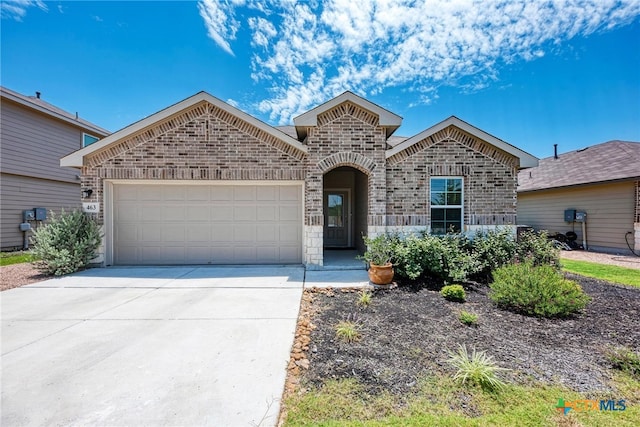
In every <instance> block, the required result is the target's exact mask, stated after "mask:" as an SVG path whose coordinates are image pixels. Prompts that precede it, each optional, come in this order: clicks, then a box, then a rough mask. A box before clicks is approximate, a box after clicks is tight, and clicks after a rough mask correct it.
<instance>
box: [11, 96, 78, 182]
mask: <svg viewBox="0 0 640 427" xmlns="http://www.w3.org/2000/svg"><path fill="white" fill-rule="evenodd" d="M0 135H1V136H2V144H1V146H2V147H1V152H0V157H1V159H0V169H1V170H2V172H3V173H12V174H16V175H27V176H32V177H37V178H45V179H52V180H59V181H68V182H73V183H77V182H78V181H77V179H76V175H77V174H78V171H77V170H74V169H70V168H61V167H60V158H61V157H64V156H66V155H67V154H69V153H71V152H73V151H75V150H77V149H79V148H81V144H82V143H81V141H82V131H81V130H80V129H79V128H74V127H73V126H70V125H68V124H65V123H63V122H60V121H58V120H55V119H52V118H49V117H47V116H46V115H44V114H40V113H37V112H34V111H32V110H30V109H28V108H24V107H22V106H20V105H18V104H14V103H12V102H10V101H6V100H4V99H3V100H2V119H1V122H0Z"/></svg>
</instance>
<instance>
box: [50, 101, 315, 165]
mask: <svg viewBox="0 0 640 427" xmlns="http://www.w3.org/2000/svg"><path fill="white" fill-rule="evenodd" d="M202 101H206V102H209V103H210V104H213V105H215V106H216V107H218V108H220V109H222V110H224V111H226V112H228V113H229V114H232V115H234V116H236V117H238V118H239V119H242V120H244V121H246V122H248V123H249V124H251V125H253V126H255V127H257V128H259V129H261V130H263V131H265V132H266V133H268V134H269V135H271V136H274V137H276V138H278V139H280V140H282V141H283V142H285V143H287V144H289V145H292V146H294V147H295V148H297V149H298V150H300V151H302V152H304V153H307V152H308V148H307V147H306V146H305V145H303V144H301V143H300V142H298V140H296V139H294V138H292V137H290V136H289V135H287V134H285V133H284V132H282V131H280V130H278V129H275V128H273V127H271V126H269V125H268V124H266V123H264V122H262V121H260V120H258V119H256V118H255V117H253V116H250V115H249V114H247V113H245V112H243V111H241V110H239V109H237V108H235V107H233V106H231V105H229V104H227V103H226V102H223V101H221V100H220V99H218V98H216V97H214V96H212V95H209V94H208V93H206V92H198V93H197V94H195V95H193V96H191V97H189V98H187V99H185V100H183V101H180V102H178V103H177V104H173V105H172V106H170V107H167V108H165V109H164V110H161V111H159V112H157V113H155V114H152V115H150V116H148V117H146V118H144V119H142V120H140V121H137V122H135V123H133V124H131V125H129V126H127V127H125V128H123V129H121V130H119V131H117V132H115V133H113V134H111V135H109V136H108V137H106V138H103V139H101V140H99V141H97V142H94V143H93V144H91V145H89V146H87V147H84V148H82V149H80V150H78V151H75V152H73V153H71V154H69V155H68V156H65V157H63V158H62V159H60V166H68V167H77V168H79V167H82V165H83V159H84V156H86V155H88V154H91V153H93V152H96V151H99V150H101V149H103V148H106V147H108V146H109V145H110V144H112V143H114V142H116V141H119V140H121V139H124V138H126V137H127V136H129V135H132V134H134V133H136V132H139V131H141V130H143V129H145V128H147V127H150V126H153V125H154V124H155V123H157V122H159V121H162V120H164V119H166V118H168V117H171V116H172V115H174V114H177V113H179V112H180V111H182V110H185V109H187V108H189V107H191V106H193V105H195V104H197V103H199V102H202Z"/></svg>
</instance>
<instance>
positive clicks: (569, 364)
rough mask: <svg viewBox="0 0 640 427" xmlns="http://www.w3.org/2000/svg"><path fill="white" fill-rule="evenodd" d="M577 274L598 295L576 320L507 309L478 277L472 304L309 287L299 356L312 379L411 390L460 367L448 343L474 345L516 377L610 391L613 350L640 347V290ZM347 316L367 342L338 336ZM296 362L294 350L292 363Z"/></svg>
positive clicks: (431, 293) (470, 292)
mask: <svg viewBox="0 0 640 427" xmlns="http://www.w3.org/2000/svg"><path fill="white" fill-rule="evenodd" d="M568 276H569V278H571V279H574V280H577V281H578V282H579V283H580V284H581V285H582V287H583V289H584V290H585V291H586V292H587V293H588V294H589V295H590V296H591V298H592V301H591V302H590V303H589V304H588V305H587V308H586V309H585V312H584V313H582V314H579V315H576V316H573V317H570V318H567V319H541V318H536V317H529V316H524V315H520V314H515V313H511V312H508V311H504V310H501V309H499V308H497V307H496V306H495V305H494V304H492V303H491V301H490V300H489V298H488V295H487V294H488V290H489V289H488V287H487V286H484V285H477V286H473V285H469V287H468V288H467V302H465V303H463V304H461V303H455V302H450V301H447V300H445V299H444V298H442V297H441V296H440V294H439V293H438V292H437V290H435V289H427V288H421V289H411V288H408V287H402V286H401V287H399V288H396V289H393V290H389V291H378V292H376V293H375V296H374V298H373V303H372V304H371V305H370V306H369V307H367V308H360V307H358V306H357V305H356V301H357V299H358V294H357V293H356V292H353V291H351V292H344V291H340V290H333V291H332V290H329V291H327V290H323V291H315V292H314V291H306V297H305V298H306V303H305V304H303V307H306V308H305V309H304V312H305V316H307V317H308V318H310V320H311V322H307V323H305V325H306V326H305V327H304V328H303V331H300V330H299V334H298V336H297V337H296V339H297V340H298V341H299V339H300V337H304V336H308V335H309V334H310V341H309V340H308V339H307V338H303V344H302V345H301V346H299V347H298V348H300V347H302V348H303V349H304V350H306V351H304V352H303V353H304V354H300V351H299V350H298V351H299V353H298V354H297V356H296V357H298V359H297V360H303V361H304V362H303V365H304V366H302V368H303V372H302V381H303V382H304V383H307V384H309V385H315V386H319V385H320V384H322V383H323V382H324V381H326V380H327V379H331V378H335V379H338V378H354V377H355V378H357V379H358V380H359V381H360V383H361V384H363V385H364V386H365V387H366V389H367V390H368V391H369V392H371V393H376V392H378V391H381V390H387V391H390V392H392V393H394V394H404V393H407V392H409V391H410V390H411V389H412V388H413V387H414V385H416V383H417V381H418V379H419V378H421V377H424V376H425V375H427V374H429V373H431V372H434V371H437V372H445V373H451V372H453V371H452V370H451V368H450V367H449V365H448V364H447V359H448V358H449V355H448V353H447V351H456V350H457V347H458V344H464V345H466V346H467V349H469V350H471V348H476V349H478V350H486V351H487V354H489V355H491V356H493V357H494V360H495V361H496V363H497V364H498V365H499V366H501V367H504V368H509V369H511V371H509V372H506V373H502V377H503V378H504V379H506V380H507V381H510V382H517V383H521V384H527V383H531V382H532V381H543V382H550V383H561V384H563V385H565V386H567V387H569V388H571V389H573V390H576V391H579V392H587V393H590V392H603V391H606V390H608V385H607V384H608V379H609V378H610V375H611V374H610V372H611V371H610V369H609V368H610V366H609V364H608V363H607V361H606V359H605V357H604V355H603V349H604V348H606V347H607V346H627V347H630V348H631V349H633V350H635V351H638V349H640V289H635V288H628V287H624V286H618V285H613V284H610V283H606V282H602V281H598V280H595V279H589V278H584V277H581V276H572V275H568ZM310 300H313V301H312V302H310ZM309 303H310V304H311V305H310V306H309ZM460 310H466V311H469V312H473V313H475V314H478V315H479V323H478V325H477V326H476V327H469V326H465V325H463V324H462V323H460V322H459V320H458V313H459V311H460ZM301 317H304V316H301ZM347 318H349V319H356V320H357V322H359V323H360V324H361V325H362V329H361V330H362V339H361V340H360V341H359V342H356V343H351V344H347V343H343V342H341V341H340V340H338V339H337V338H336V337H335V331H334V326H335V325H336V324H337V323H338V322H339V321H340V320H345V319H347ZM307 320H309V319H307ZM307 359H308V363H307ZM296 366H298V367H300V366H299V365H296V360H294V359H293V358H292V362H291V365H290V368H295V367H296ZM295 371H300V369H298V368H297V369H295ZM293 382H294V383H297V382H298V380H296V379H294V380H293ZM289 385H290V386H291V387H290V388H293V385H294V384H289ZM289 391H291V390H289Z"/></svg>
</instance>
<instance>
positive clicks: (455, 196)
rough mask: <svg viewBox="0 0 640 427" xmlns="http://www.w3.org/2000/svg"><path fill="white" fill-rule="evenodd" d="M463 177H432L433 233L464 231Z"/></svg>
mask: <svg viewBox="0 0 640 427" xmlns="http://www.w3.org/2000/svg"><path fill="white" fill-rule="evenodd" d="M462 189H463V185H462V178H449V177H446V178H444V177H443V178H431V195H430V201H431V233H432V234H446V233H451V232H453V233H459V232H460V231H462V206H463V191H462Z"/></svg>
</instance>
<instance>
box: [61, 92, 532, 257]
mask: <svg viewBox="0 0 640 427" xmlns="http://www.w3.org/2000/svg"><path fill="white" fill-rule="evenodd" d="M293 121H294V126H289V127H281V128H276V127H272V126H270V125H268V124H266V123H264V122H262V121H260V120H258V119H256V118H255V117H252V116H251V115H248V114H246V113H244V112H242V111H240V110H239V109H237V108H235V107H233V106H231V105H228V104H226V103H225V102H222V101H221V100H219V99H217V98H215V97H213V96H211V95H209V94H208V93H205V92H200V93H198V94H196V95H194V96H192V97H190V98H187V99H185V100H184V101H181V102H179V103H177V104H175V105H172V106H170V107H168V108H166V109H164V110H162V111H159V112H158V113H156V114H153V115H151V116H149V117H147V118H145V119H143V120H141V121H139V122H136V123H134V124H132V125H130V126H128V127H126V128H124V129H122V130H120V131H118V132H115V133H114V134H112V135H110V136H108V137H106V138H104V139H102V140H101V141H98V142H96V143H95V144H93V145H91V146H89V147H86V148H83V149H81V150H79V151H76V152H74V153H72V154H69V155H68V156H66V157H64V158H62V160H61V165H62V166H70V167H76V168H80V169H81V171H82V172H81V177H82V187H83V189H85V190H87V189H90V190H92V193H91V195H90V196H89V197H88V198H86V199H85V200H83V201H84V202H95V203H98V204H99V205H98V206H99V211H98V213H97V214H96V216H97V219H98V220H99V221H100V222H101V223H102V224H103V227H104V235H105V237H104V245H103V248H102V250H103V254H102V255H103V259H102V261H103V263H104V264H105V265H111V264H259V263H272V264H273V263H275V264H282V263H304V264H306V265H307V266H308V267H311V268H313V267H319V266H322V265H323V250H324V249H327V248H343V247H351V248H358V249H360V250H362V249H363V244H362V238H361V236H362V234H369V235H375V234H377V233H380V232H384V231H386V230H397V231H416V230H430V231H431V232H444V231H445V230H449V229H454V230H459V231H463V232H472V231H473V230H475V229H477V228H482V227H495V226H499V225H513V224H515V222H516V197H517V195H516V179H517V173H518V170H519V169H520V168H525V167H532V166H536V165H537V159H536V158H535V157H533V156H532V155H530V154H527V153H525V152H524V151H522V150H520V149H518V148H516V147H514V146H512V145H510V144H508V143H506V142H504V141H502V140H500V139H498V138H496V137H494V136H491V135H489V134H488V133H486V132H484V131H482V130H480V129H478V128H475V127H473V126H471V125H470V124H468V123H466V122H464V121H462V120H460V119H458V118H456V117H450V118H448V119H446V120H444V121H442V122H440V123H438V124H435V125H434V126H431V127H429V128H428V129H426V130H424V131H423V132H420V133H419V134H417V135H415V136H413V137H411V138H399V137H395V136H393V133H394V132H395V131H396V130H397V129H398V128H399V127H400V125H401V123H402V118H401V117H399V116H398V115H396V114H394V113H392V112H390V111H388V110H386V109H384V108H382V107H380V106H378V105H375V104H373V103H372V102H369V101H368V100H366V99H363V98H361V97H359V96H357V95H355V94H353V93H351V92H345V93H343V94H341V95H339V96H338V97H336V98H334V99H331V100H330V101H328V102H326V103H324V104H322V105H320V106H318V107H316V108H314V109H312V110H310V111H308V112H306V113H304V114H302V115H300V116H298V117H296V118H294V120H293Z"/></svg>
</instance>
